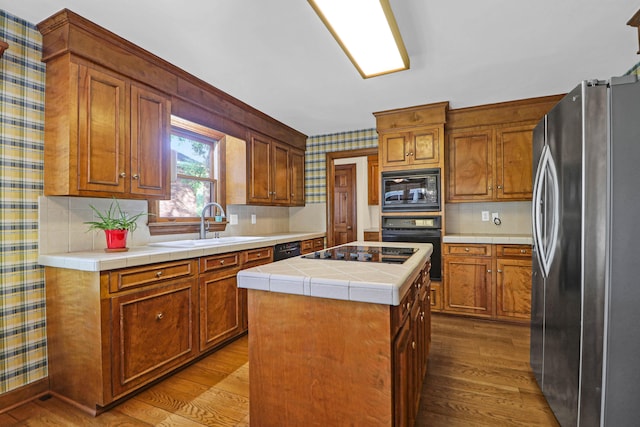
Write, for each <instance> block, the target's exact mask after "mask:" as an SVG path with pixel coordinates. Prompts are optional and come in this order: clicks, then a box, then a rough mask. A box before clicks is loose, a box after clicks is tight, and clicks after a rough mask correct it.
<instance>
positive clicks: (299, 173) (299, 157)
mask: <svg viewBox="0 0 640 427" xmlns="http://www.w3.org/2000/svg"><path fill="white" fill-rule="evenodd" d="M289 163H290V166H291V183H290V186H291V200H290V204H291V205H292V206H304V151H301V150H296V149H293V148H292V149H290V151H289Z"/></svg>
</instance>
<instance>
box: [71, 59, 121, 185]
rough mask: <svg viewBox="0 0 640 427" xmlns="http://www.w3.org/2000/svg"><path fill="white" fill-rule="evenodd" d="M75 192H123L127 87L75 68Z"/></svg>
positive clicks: (89, 70)
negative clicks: (76, 119)
mask: <svg viewBox="0 0 640 427" xmlns="http://www.w3.org/2000/svg"><path fill="white" fill-rule="evenodd" d="M79 78H80V81H79V90H78V103H79V105H78V142H77V143H78V160H77V161H78V163H79V164H78V190H81V191H82V190H84V191H101V192H109V193H113V194H116V195H117V194H121V193H124V192H125V191H126V190H127V186H126V182H128V181H127V174H128V173H129V170H128V168H127V165H126V163H125V159H126V157H127V153H126V150H127V147H128V145H129V125H128V120H127V117H128V112H129V110H128V108H127V105H128V96H127V84H126V82H125V81H124V80H122V79H119V78H117V77H115V76H113V75H111V74H107V73H104V72H101V71H98V70H95V69H93V68H88V67H85V66H80V67H79Z"/></svg>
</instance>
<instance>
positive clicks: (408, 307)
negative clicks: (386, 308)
mask: <svg viewBox="0 0 640 427" xmlns="http://www.w3.org/2000/svg"><path fill="white" fill-rule="evenodd" d="M410 308H411V303H410V302H408V303H407V310H409V309H410Z"/></svg>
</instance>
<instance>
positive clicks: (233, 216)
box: [229, 214, 238, 225]
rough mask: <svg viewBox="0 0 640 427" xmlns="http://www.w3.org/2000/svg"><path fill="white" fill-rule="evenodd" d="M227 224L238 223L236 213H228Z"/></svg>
mask: <svg viewBox="0 0 640 427" xmlns="http://www.w3.org/2000/svg"><path fill="white" fill-rule="evenodd" d="M229 224H230V225H236V224H238V215H236V214H231V215H229Z"/></svg>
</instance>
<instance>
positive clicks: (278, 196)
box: [271, 142, 291, 205]
mask: <svg viewBox="0 0 640 427" xmlns="http://www.w3.org/2000/svg"><path fill="white" fill-rule="evenodd" d="M271 149H272V153H273V154H272V157H271V158H272V159H273V165H272V167H271V173H272V174H273V178H272V181H271V182H272V184H273V187H272V189H271V200H272V202H273V203H275V204H283V205H288V204H289V200H291V196H290V194H291V188H290V185H289V184H290V180H291V173H290V168H289V147H287V146H286V145H284V144H278V143H277V142H272V143H271Z"/></svg>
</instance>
